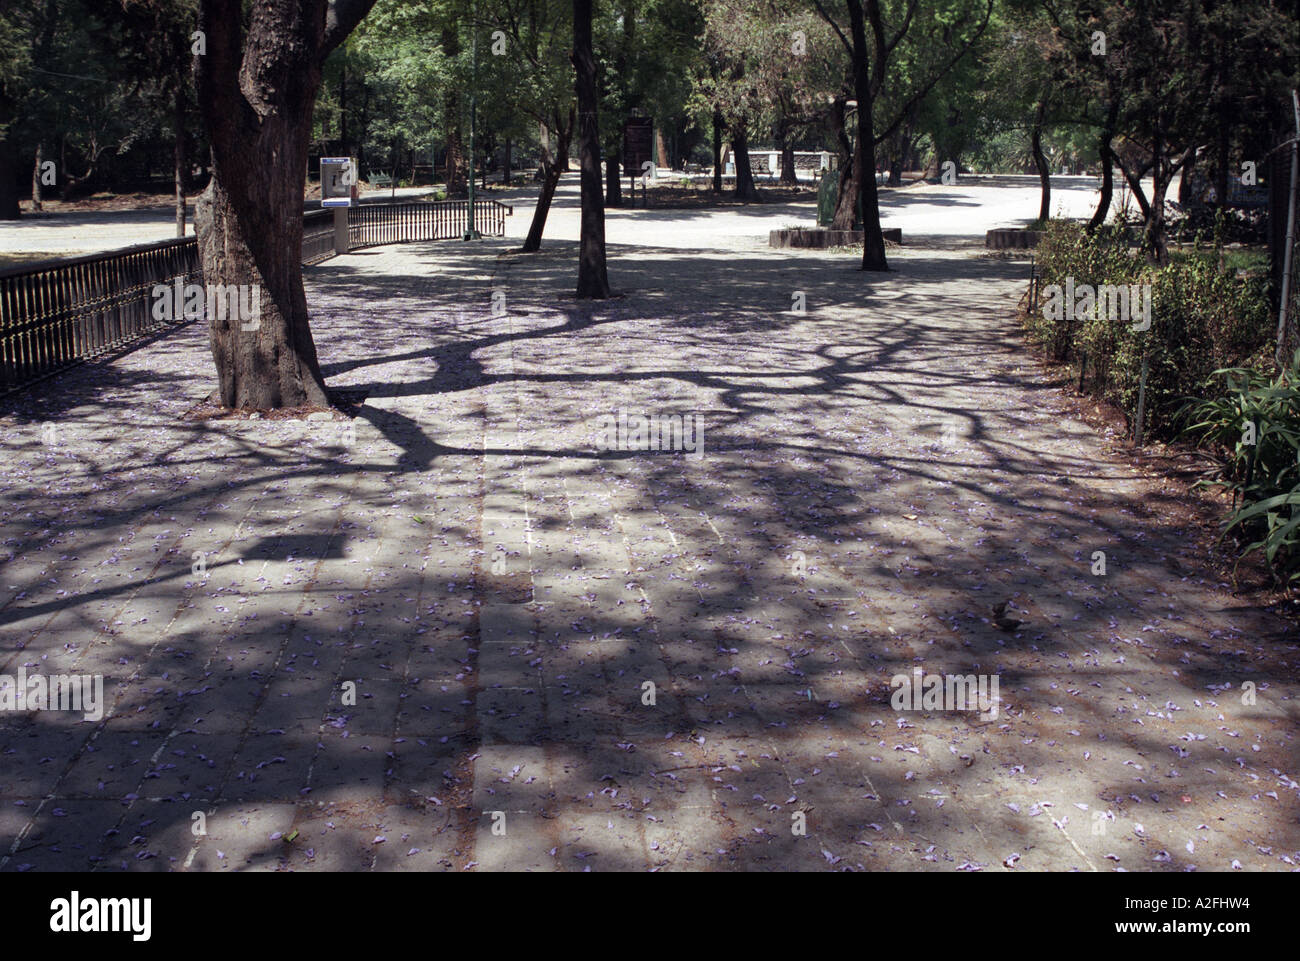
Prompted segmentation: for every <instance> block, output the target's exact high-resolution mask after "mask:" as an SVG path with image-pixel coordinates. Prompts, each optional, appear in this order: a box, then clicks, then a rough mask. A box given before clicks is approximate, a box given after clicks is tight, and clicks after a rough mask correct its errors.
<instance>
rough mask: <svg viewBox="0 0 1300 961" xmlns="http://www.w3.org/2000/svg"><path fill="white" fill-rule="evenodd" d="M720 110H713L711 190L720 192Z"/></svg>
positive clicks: (721, 122) (721, 125) (721, 124)
mask: <svg viewBox="0 0 1300 961" xmlns="http://www.w3.org/2000/svg"><path fill="white" fill-rule="evenodd" d="M723 126H724V122H723V119H722V111H721V110H718V109H717V108H716V107H715V108H714V110H713V192H714V193H715V194H720V193H722V128H723Z"/></svg>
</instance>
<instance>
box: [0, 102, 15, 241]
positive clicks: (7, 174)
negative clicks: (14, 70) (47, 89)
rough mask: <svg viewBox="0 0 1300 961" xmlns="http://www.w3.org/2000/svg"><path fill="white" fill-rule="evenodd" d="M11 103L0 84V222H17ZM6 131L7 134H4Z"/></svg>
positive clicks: (12, 111)
mask: <svg viewBox="0 0 1300 961" xmlns="http://www.w3.org/2000/svg"><path fill="white" fill-rule="evenodd" d="M14 114H15V110H14V104H13V101H12V100H11V99H10V98H9V97H7V96H6V95H5V91H4V84H0V220H17V219H18V217H19V215H20V210H19V208H18V177H17V174H18V166H17V164H18V163H19V158H18V145H17V144H16V143H15V142H14V140H13V124H12V121H13V120H14ZM6 129H7V131H8V132H7V133H6Z"/></svg>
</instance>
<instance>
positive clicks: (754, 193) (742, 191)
mask: <svg viewBox="0 0 1300 961" xmlns="http://www.w3.org/2000/svg"><path fill="white" fill-rule="evenodd" d="M731 130H732V134H731V145H732V147H733V148H734V149H735V153H736V191H735V194H734V196H735V198H736V199H737V200H752V201H756V200H758V199H759V196H758V188H757V187H755V186H754V171H753V170H751V169H750V166H749V134H748V132H747V131H746V129H745V120H744V118H743V117H742V118H740V119H738V120H736V121H735V122H734V123H732V124H731Z"/></svg>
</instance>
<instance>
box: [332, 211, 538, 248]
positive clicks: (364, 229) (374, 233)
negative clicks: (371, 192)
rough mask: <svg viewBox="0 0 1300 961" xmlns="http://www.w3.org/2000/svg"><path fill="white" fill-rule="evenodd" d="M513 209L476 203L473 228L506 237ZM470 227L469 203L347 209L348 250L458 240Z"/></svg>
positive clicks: (489, 235) (491, 234) (493, 235)
mask: <svg viewBox="0 0 1300 961" xmlns="http://www.w3.org/2000/svg"><path fill="white" fill-rule="evenodd" d="M512 212H513V209H512V208H511V207H509V206H508V205H506V204H503V203H501V202H500V201H497V200H475V201H474V229H475V230H477V231H478V232H479V233H481V234H482V235H483V236H484V237H504V236H505V233H506V217H507V216H509V215H510V214H511V213H512ZM468 228H469V201H468V200H443V201H439V202H438V203H419V202H414V203H396V204H360V205H358V206H355V207H349V208H348V249H349V250H356V249H357V248H359V247H377V246H379V245H381V244H404V243H407V242H409V241H413V240H459V239H460V238H461V237H463V236H464V235H465V231H466V230H467V229H468Z"/></svg>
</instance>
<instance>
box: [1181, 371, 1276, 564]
mask: <svg viewBox="0 0 1300 961" xmlns="http://www.w3.org/2000/svg"><path fill="white" fill-rule="evenodd" d="M1215 374H1216V375H1218V376H1221V377H1222V378H1223V379H1224V381H1225V385H1226V391H1225V392H1224V393H1223V395H1222V396H1219V397H1213V398H1210V399H1208V400H1199V401H1192V402H1190V403H1188V404H1187V405H1186V407H1185V408H1184V409H1183V412H1182V418H1184V422H1185V423H1186V427H1185V433H1186V436H1188V437H1190V438H1193V439H1195V440H1196V441H1197V442H1198V443H1200V444H1202V445H1206V446H1209V447H1211V448H1212V449H1213V450H1214V452H1215V453H1216V454H1218V455H1219V457H1220V461H1221V471H1220V475H1221V476H1220V477H1219V479H1217V480H1214V481H1202V482H1201V483H1202V484H1208V485H1211V486H1217V487H1221V488H1224V489H1226V490H1230V491H1232V495H1233V498H1232V499H1233V508H1234V509H1233V512H1232V515H1231V516H1230V517H1229V518H1228V521H1227V524H1226V529H1225V531H1224V533H1225V535H1227V534H1232V535H1234V536H1236V537H1237V539H1238V543H1239V544H1240V545H1241V553H1242V556H1243V557H1244V556H1245V555H1247V554H1250V553H1252V552H1254V551H1261V552H1262V553H1263V555H1264V559H1265V561H1267V563H1268V564H1269V566H1270V568H1271V569H1272V570H1273V573H1274V575H1275V576H1276V577H1278V578H1279V579H1285V580H1287V581H1289V582H1293V581H1295V580H1297V579H1300V351H1297V352H1296V355H1295V357H1294V358H1293V359H1292V361H1291V364H1290V367H1289V368H1288V369H1287V370H1285V371H1282V372H1280V373H1279V374H1278V375H1277V376H1276V377H1269V376H1267V375H1266V374H1264V373H1262V372H1261V371H1259V370H1256V369H1243V368H1234V369H1231V370H1221V371H1215Z"/></svg>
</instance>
